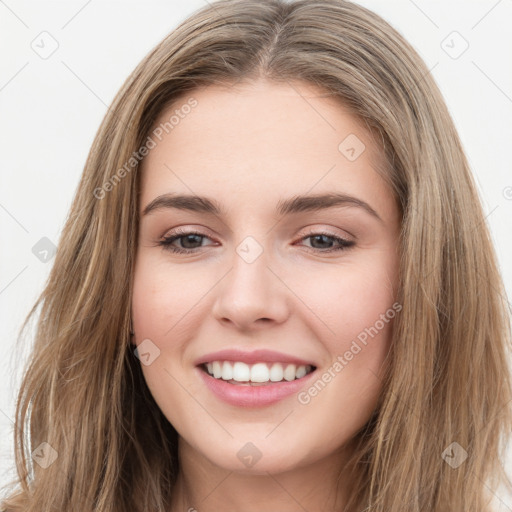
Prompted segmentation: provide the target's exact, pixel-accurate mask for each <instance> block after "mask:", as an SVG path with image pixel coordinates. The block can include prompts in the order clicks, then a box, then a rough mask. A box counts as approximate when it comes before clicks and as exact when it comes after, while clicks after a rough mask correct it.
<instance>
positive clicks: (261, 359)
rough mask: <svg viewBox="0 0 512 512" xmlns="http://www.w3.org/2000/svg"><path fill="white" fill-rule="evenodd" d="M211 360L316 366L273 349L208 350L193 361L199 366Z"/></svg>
mask: <svg viewBox="0 0 512 512" xmlns="http://www.w3.org/2000/svg"><path fill="white" fill-rule="evenodd" d="M212 361H232V362H236V361H240V362H242V363H246V364H254V363H266V362H269V363H289V364H295V365H298V366H302V365H304V366H307V365H311V366H316V365H315V364H314V363H312V362H311V361H306V360H305V359H301V358H300V357H296V356H292V355H288V354H283V353H282V352H275V351H273V350H264V349H259V350H252V351H250V352H248V351H246V350H240V349H225V350H219V351H218V352H210V353H209V354H205V355H204V356H201V357H200V358H199V359H197V360H196V361H195V365H196V366H199V365H201V364H204V363H211V362H212Z"/></svg>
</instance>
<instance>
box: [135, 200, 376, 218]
mask: <svg viewBox="0 0 512 512" xmlns="http://www.w3.org/2000/svg"><path fill="white" fill-rule="evenodd" d="M336 206H355V207H358V208H361V209H363V210H364V211H366V212H367V213H369V214H370V215H372V216H373V217H375V218H376V219H378V220H379V221H381V222H384V221H383V220H382V218H381V217H380V216H379V214H378V213H377V212H376V211H375V210H374V209H373V208H372V207H371V206H370V205H369V204H368V203H366V202H365V201H363V200H361V199H358V198H357V197H354V196H351V195H348V194H340V193H328V194H314V195H299V196H293V197H291V198H289V199H281V200H280V201H278V203H277V205H276V213H277V214H278V215H280V216H284V215H290V214H293V213H301V212H314V211H320V210H324V209H326V208H334V207H336ZM166 208H175V209H178V210H186V211H191V212H198V213H209V214H212V215H218V216H221V215H222V214H223V209H222V207H221V205H220V203H218V202H217V201H216V200H215V199H211V198H208V197H204V196H196V195H178V194H163V195H160V196H158V197H156V198H155V199H153V200H152V201H151V202H150V203H149V204H148V205H147V206H146V207H145V208H144V210H143V212H142V215H143V216H145V215H148V214H150V213H151V212H154V211H156V210H161V209H166Z"/></svg>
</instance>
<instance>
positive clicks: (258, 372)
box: [251, 363, 270, 382]
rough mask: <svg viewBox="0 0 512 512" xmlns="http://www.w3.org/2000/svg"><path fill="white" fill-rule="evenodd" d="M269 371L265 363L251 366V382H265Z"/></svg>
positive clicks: (268, 376)
mask: <svg viewBox="0 0 512 512" xmlns="http://www.w3.org/2000/svg"><path fill="white" fill-rule="evenodd" d="M269 378H270V371H269V369H268V366H267V365H266V364H265V363H257V364H253V365H252V368H251V382H267V381H268V379H269Z"/></svg>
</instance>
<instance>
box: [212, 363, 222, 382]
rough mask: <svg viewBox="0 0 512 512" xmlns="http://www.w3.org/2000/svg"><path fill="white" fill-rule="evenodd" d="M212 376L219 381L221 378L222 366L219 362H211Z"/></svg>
mask: <svg viewBox="0 0 512 512" xmlns="http://www.w3.org/2000/svg"><path fill="white" fill-rule="evenodd" d="M213 376H214V377H215V378H216V379H220V378H221V377H222V366H221V364H220V361H214V362H213Z"/></svg>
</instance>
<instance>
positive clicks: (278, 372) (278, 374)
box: [270, 363, 283, 382]
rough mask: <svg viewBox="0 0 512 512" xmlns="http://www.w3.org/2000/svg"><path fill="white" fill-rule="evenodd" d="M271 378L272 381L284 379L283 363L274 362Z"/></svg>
mask: <svg viewBox="0 0 512 512" xmlns="http://www.w3.org/2000/svg"><path fill="white" fill-rule="evenodd" d="M270 380H271V381H272V382H280V381H282V380H283V365H282V364H279V363H274V364H273V365H272V367H271V368H270Z"/></svg>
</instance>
